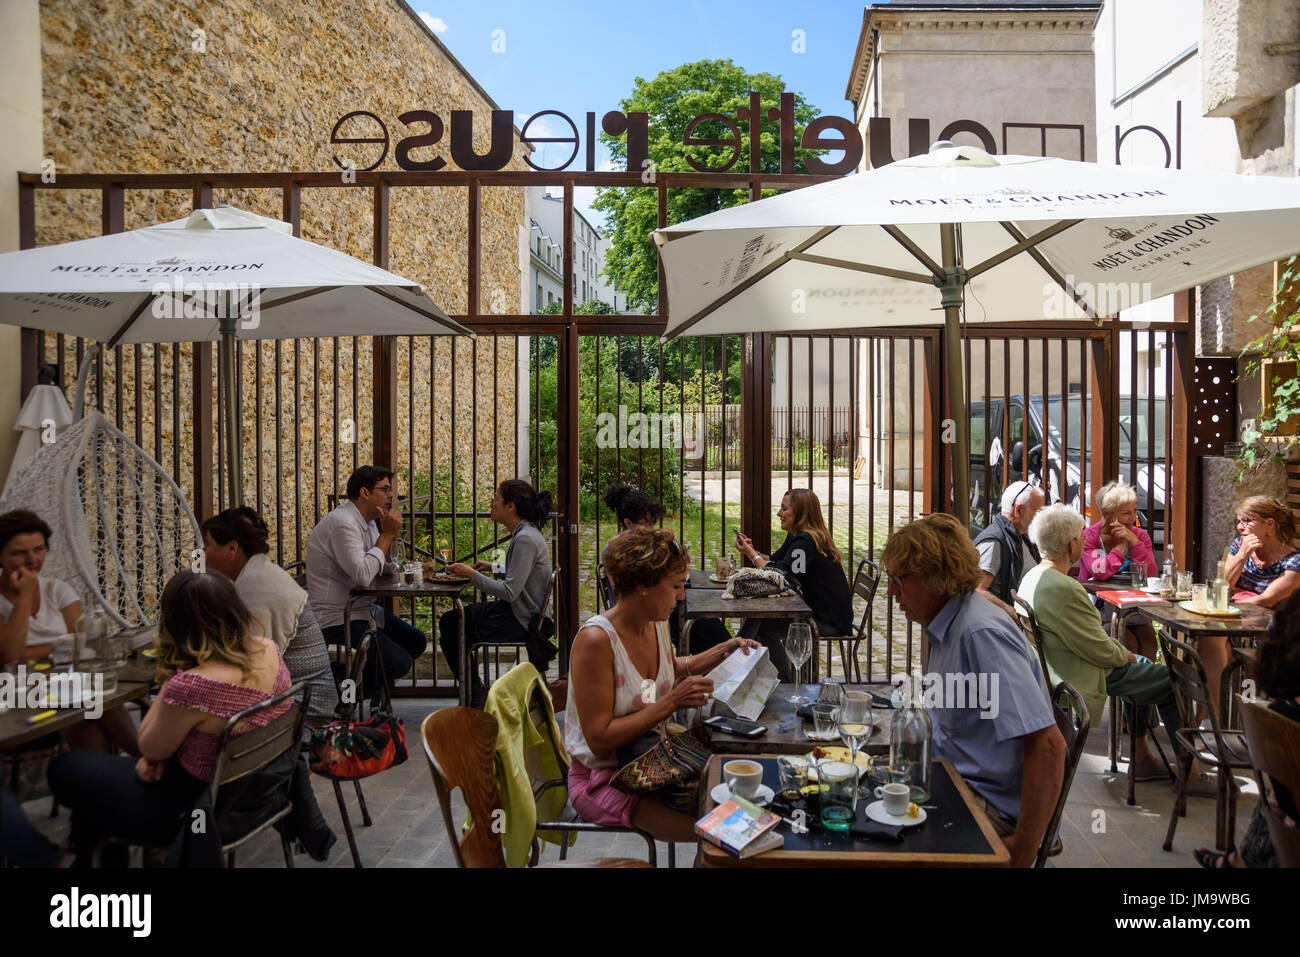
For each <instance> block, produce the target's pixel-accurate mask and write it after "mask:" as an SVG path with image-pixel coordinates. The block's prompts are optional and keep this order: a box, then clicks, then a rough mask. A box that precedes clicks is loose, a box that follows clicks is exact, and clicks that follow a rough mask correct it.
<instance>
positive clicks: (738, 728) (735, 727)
mask: <svg viewBox="0 0 1300 957" xmlns="http://www.w3.org/2000/svg"><path fill="white" fill-rule="evenodd" d="M704 723H705V724H706V725H708V726H709V727H710V728H716V729H717V730H719V731H725V732H726V733H727V734H734V735H737V736H738V737H742V738H761V737H762V736H763V735H765V734H767V725H764V724H758V723H756V722H753V721H746V720H745V719H744V718H724V717H723V716H722V715H714V716H713V717H712V718H708V719H706V720H705V722H704Z"/></svg>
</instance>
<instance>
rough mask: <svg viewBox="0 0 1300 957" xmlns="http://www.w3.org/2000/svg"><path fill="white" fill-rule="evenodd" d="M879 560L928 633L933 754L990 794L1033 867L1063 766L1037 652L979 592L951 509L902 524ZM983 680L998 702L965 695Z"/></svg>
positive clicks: (1009, 843)
mask: <svg viewBox="0 0 1300 957" xmlns="http://www.w3.org/2000/svg"><path fill="white" fill-rule="evenodd" d="M880 564H881V567H882V568H883V569H884V570H885V571H886V572H887V573H888V575H889V595H890V596H891V597H892V598H893V599H894V600H895V601H896V602H897V603H898V607H899V608H900V609H902V611H903V614H905V615H906V616H907V618H908V620H909V621H913V622H916V623H917V624H919V625H921V626H922V627H923V628H924V629H925V634H926V637H928V638H929V640H930V659H929V662H928V663H927V673H926V674H925V676H924V679H923V681H924V682H925V683H926V684H927V685H928V687H927V688H926V702H925V708H926V712H927V713H928V714H929V715H930V719H931V721H933V723H934V756H935V757H936V758H943V759H945V760H948V761H951V762H952V763H953V765H954V766H955V767H956V768H957V771H958V773H960V774H961V776H962V778H963V779H964V780H965V781H966V783H967V784H969V785H970V786H971V788H973V789H974V790H975V792H976V793H977V794H978V795H979V796H980V797H981V798H982V799H983V801H984V810H985V812H986V813H987V814H988V818H989V821H990V822H991V823H992V824H993V827H994V829H995V830H996V831H997V832H998V834H999V836H1001V838H1002V843H1003V844H1005V845H1006V847H1007V850H1008V851H1009V852H1010V854H1011V866H1012V867H1029V866H1030V865H1031V864H1032V863H1033V861H1034V857H1035V855H1036V854H1037V852H1038V846H1039V844H1040V843H1041V842H1042V839H1043V832H1044V831H1045V830H1046V829H1047V824H1048V822H1049V820H1050V819H1051V816H1052V812H1053V811H1054V810H1055V808H1056V800H1057V798H1058V797H1059V796H1060V793H1061V783H1062V781H1063V779H1064V772H1065V739H1064V738H1063V737H1062V736H1061V732H1060V730H1059V729H1058V728H1057V726H1056V719H1055V717H1053V715H1052V709H1051V706H1050V705H1049V703H1048V691H1047V682H1046V680H1045V676H1044V675H1043V673H1042V668H1041V667H1040V666H1039V664H1038V656H1037V655H1036V654H1035V653H1034V651H1033V649H1031V648H1030V647H1029V642H1028V641H1026V640H1025V636H1024V635H1023V634H1021V632H1020V629H1019V628H1017V627H1016V626H1015V625H1013V624H1012V623H1011V622H1010V621H1008V620H1007V616H1006V615H1004V614H1002V613H1001V612H1000V611H998V610H997V609H996V608H994V607H993V605H992V604H990V603H989V602H987V601H985V600H984V599H983V598H982V597H980V596H977V595H975V590H976V586H977V585H978V584H979V580H980V567H979V555H978V553H977V552H976V551H975V546H974V545H972V544H971V540H970V536H969V535H968V534H967V532H966V529H965V528H963V527H962V526H961V524H960V523H959V522H958V521H957V519H955V518H953V516H951V515H942V514H936V515H927V516H925V517H924V518H921V519H918V520H917V521H915V522H911V523H910V524H908V525H904V526H902V527H900V528H896V529H895V530H894V532H893V534H891V535H890V536H889V540H888V541H887V542H886V543H885V549H884V551H883V552H881V555H880ZM979 686H983V687H987V688H988V689H989V690H990V691H991V695H990V697H991V699H992V700H991V701H971V700H970V698H969V697H967V696H966V695H965V694H964V693H963V694H960V695H958V694H957V690H958V689H963V688H964V689H969V688H972V687H979ZM948 689H952V691H949V690H948ZM936 692H937V693H936Z"/></svg>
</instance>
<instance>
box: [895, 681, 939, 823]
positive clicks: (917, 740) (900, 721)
mask: <svg viewBox="0 0 1300 957" xmlns="http://www.w3.org/2000/svg"><path fill="white" fill-rule="evenodd" d="M903 691H904V694H903V707H902V708H901V709H900V710H899V711H897V712H895V713H894V723H893V727H892V728H891V730H890V734H889V766H890V767H891V768H895V769H906V774H907V779H906V783H907V785H908V787H909V788H910V789H911V792H912V795H911V800H912V803H913V804H924V803H925V802H926V801H928V800H930V773H931V758H930V748H931V738H932V727H931V724H930V716H929V715H928V714H926V713H925V708H923V707H921V680H920V678H917V677H914V676H909V677H908V685H905V686H904V689H903Z"/></svg>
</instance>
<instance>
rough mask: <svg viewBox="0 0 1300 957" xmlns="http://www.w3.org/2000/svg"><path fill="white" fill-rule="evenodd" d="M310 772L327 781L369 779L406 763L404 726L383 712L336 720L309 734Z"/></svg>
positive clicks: (395, 718)
mask: <svg viewBox="0 0 1300 957" xmlns="http://www.w3.org/2000/svg"><path fill="white" fill-rule="evenodd" d="M310 748H311V761H310V766H311V769H312V770H313V771H314V772H316V773H317V774H323V775H325V776H326V777H329V778H340V779H342V780H352V779H353V778H368V777H370V776H371V775H372V774H378V773H379V772H380V771H386V770H388V769H389V768H391V767H393V765H395V764H401V763H402V762H403V761H405V760H406V724H405V722H403V721H402V719H401V718H399V717H397V716H395V715H390V714H388V713H386V712H382V711H380V712H376V713H375V714H373V715H371V716H370V718H369V720H367V721H347V720H342V719H335V720H334V721H331V722H330V723H329V724H327V725H325V726H324V727H323V728H317V729H316V730H315V731H313V732H312V734H311V745H310Z"/></svg>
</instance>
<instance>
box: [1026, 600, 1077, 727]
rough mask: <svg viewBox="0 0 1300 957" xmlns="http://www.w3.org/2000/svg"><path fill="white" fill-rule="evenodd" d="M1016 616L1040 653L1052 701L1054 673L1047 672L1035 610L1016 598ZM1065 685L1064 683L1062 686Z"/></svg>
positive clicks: (1031, 642)
mask: <svg viewBox="0 0 1300 957" xmlns="http://www.w3.org/2000/svg"><path fill="white" fill-rule="evenodd" d="M1016 616H1017V617H1018V618H1019V619H1020V630H1021V631H1023V632H1024V633H1025V637H1026V638H1027V639H1028V640H1029V643H1030V644H1031V645H1033V646H1034V650H1035V651H1037V652H1038V663H1039V665H1041V666H1042V668H1043V683H1044V684H1045V685H1047V688H1048V693H1047V697H1048V699H1049V700H1051V699H1052V698H1053V697H1054V695H1055V690H1056V689H1054V688H1052V673H1051V672H1050V671H1048V670H1047V654H1046V653H1045V652H1044V651H1043V635H1042V632H1040V631H1039V630H1038V619H1037V618H1035V617H1034V610H1033V609H1032V608H1030V607H1029V604H1028V603H1027V602H1026V601H1025V600H1024V599H1023V598H1020V597H1017V598H1016ZM1064 683H1065V682H1062V684H1064ZM1071 690H1073V689H1071ZM1084 711H1085V712H1086V711H1087V709H1086V708H1085V709H1084Z"/></svg>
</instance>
